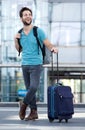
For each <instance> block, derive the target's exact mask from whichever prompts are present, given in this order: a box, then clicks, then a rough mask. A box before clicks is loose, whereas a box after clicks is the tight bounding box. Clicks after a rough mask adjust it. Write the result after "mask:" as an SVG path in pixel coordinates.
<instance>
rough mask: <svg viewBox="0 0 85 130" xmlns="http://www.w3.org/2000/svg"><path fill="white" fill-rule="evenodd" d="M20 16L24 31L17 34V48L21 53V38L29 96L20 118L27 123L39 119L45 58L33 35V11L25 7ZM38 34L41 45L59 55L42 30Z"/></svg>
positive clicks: (26, 98)
mask: <svg viewBox="0 0 85 130" xmlns="http://www.w3.org/2000/svg"><path fill="white" fill-rule="evenodd" d="M19 15H20V19H21V21H22V23H23V31H22V33H21V34H19V33H18V34H16V36H15V47H16V49H17V51H19V44H18V40H17V39H18V38H20V44H21V46H22V71H23V77H24V82H25V86H26V89H27V94H26V96H25V97H24V99H23V102H22V104H21V106H20V111H19V117H20V119H21V120H24V119H25V120H26V121H27V120H34V119H38V113H37V105H36V91H37V88H38V86H39V80H40V73H41V70H42V63H43V57H42V52H41V50H40V49H39V48H38V45H37V41H36V38H35V36H34V35H33V25H32V11H31V10H30V9H29V8H27V7H23V8H22V9H21V10H20V12H19ZM37 32H38V38H39V40H40V42H41V44H45V46H46V47H47V48H48V49H49V50H50V51H52V52H54V53H57V52H58V50H57V48H56V47H55V46H53V45H52V44H51V43H50V42H49V40H48V39H47V37H46V35H45V33H44V32H43V31H42V29H40V28H38V29H37ZM27 106H29V107H30V109H31V111H30V114H29V115H28V116H27V117H26V118H25V115H26V108H27Z"/></svg>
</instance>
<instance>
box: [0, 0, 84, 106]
mask: <svg viewBox="0 0 85 130" xmlns="http://www.w3.org/2000/svg"><path fill="white" fill-rule="evenodd" d="M24 6H27V7H29V8H30V9H32V11H33V24H34V25H36V26H38V27H41V28H42V29H43V30H44V31H45V33H46V35H47V36H48V39H49V40H50V41H51V42H52V43H53V44H54V45H55V46H57V47H58V49H59V57H58V59H59V60H58V62H59V81H60V82H62V83H63V84H64V85H68V86H70V87H71V88H72V92H73V94H74V103H76V104H77V103H85V0H71V2H69V0H43V1H42V0H14V1H13V0H0V102H17V101H19V100H21V99H22V98H23V96H24V94H25V86H24V82H23V77H22V70H21V55H20V56H18V52H17V51H16V49H15V46H14V36H15V34H16V33H17V32H18V30H19V29H20V28H22V23H21V21H20V18H19V10H20V9H21V8H22V7H24ZM56 63H57V58H56V55H55V54H54V55H53V66H54V72H53V73H52V66H51V55H50V52H49V51H48V50H47V64H45V65H43V68H44V69H43V71H42V74H41V79H40V88H39V90H38V91H37V93H36V95H37V101H38V102H44V103H47V87H48V86H49V85H51V81H52V80H53V82H54V83H56V82H57V64H56ZM52 74H53V75H52Z"/></svg>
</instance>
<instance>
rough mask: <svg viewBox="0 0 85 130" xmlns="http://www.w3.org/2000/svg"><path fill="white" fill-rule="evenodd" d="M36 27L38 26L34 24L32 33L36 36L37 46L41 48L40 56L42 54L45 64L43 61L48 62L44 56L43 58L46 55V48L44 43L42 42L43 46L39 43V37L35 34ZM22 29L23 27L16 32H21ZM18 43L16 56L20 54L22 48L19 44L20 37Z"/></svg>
mask: <svg viewBox="0 0 85 130" xmlns="http://www.w3.org/2000/svg"><path fill="white" fill-rule="evenodd" d="M37 28H38V27H37V26H34V27H33V34H34V36H35V37H36V40H37V44H38V47H40V49H41V52H42V56H43V63H44V64H45V63H48V62H46V58H45V56H46V48H45V45H44V44H43V46H41V44H40V41H39V39H38V34H37ZM22 30H23V28H21V29H20V30H19V31H18V33H21V32H22ZM18 44H19V54H18V56H20V52H21V50H22V46H21V44H20V39H18Z"/></svg>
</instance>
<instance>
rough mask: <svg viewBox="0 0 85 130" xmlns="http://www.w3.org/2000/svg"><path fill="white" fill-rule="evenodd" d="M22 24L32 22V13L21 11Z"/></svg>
mask: <svg viewBox="0 0 85 130" xmlns="http://www.w3.org/2000/svg"><path fill="white" fill-rule="evenodd" d="M21 20H22V22H23V24H24V25H26V26H28V25H30V24H31V23H32V14H31V12H30V11H28V10H26V11H24V12H23V16H22V18H21Z"/></svg>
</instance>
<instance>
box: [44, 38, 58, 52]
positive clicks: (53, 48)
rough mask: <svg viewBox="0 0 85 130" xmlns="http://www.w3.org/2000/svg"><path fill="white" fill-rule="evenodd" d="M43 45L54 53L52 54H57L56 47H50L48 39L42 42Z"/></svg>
mask: <svg viewBox="0 0 85 130" xmlns="http://www.w3.org/2000/svg"><path fill="white" fill-rule="evenodd" d="M43 43H44V44H45V46H46V47H47V48H48V49H49V50H50V51H51V52H54V53H57V52H58V49H57V47H55V46H54V45H52V44H51V42H50V41H49V40H48V39H45V40H44V41H43Z"/></svg>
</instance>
